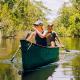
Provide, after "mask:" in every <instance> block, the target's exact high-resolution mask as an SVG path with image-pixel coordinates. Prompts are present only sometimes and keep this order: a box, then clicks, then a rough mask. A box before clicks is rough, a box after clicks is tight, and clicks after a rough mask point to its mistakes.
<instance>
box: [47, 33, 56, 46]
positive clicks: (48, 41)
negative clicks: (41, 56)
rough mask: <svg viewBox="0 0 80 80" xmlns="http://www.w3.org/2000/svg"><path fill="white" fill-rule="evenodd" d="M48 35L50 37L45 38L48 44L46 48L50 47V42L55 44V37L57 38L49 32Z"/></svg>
mask: <svg viewBox="0 0 80 80" xmlns="http://www.w3.org/2000/svg"><path fill="white" fill-rule="evenodd" d="M49 34H50V35H49V36H48V37H47V44H48V46H50V45H51V41H54V42H55V40H56V37H57V35H56V33H55V32H50V33H49Z"/></svg>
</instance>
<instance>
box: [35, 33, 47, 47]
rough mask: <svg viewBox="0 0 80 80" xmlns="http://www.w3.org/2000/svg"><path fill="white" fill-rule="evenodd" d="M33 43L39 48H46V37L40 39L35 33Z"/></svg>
mask: <svg viewBox="0 0 80 80" xmlns="http://www.w3.org/2000/svg"><path fill="white" fill-rule="evenodd" d="M35 41H36V44H38V45H40V46H47V40H46V37H45V38H41V37H40V36H39V35H38V34H37V33H36V36H35Z"/></svg>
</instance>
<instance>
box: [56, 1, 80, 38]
mask: <svg viewBox="0 0 80 80" xmlns="http://www.w3.org/2000/svg"><path fill="white" fill-rule="evenodd" d="M74 3H75V2H74ZM59 14H60V16H59V17H58V18H57V20H56V22H57V23H58V27H59V29H58V32H59V33H60V35H62V36H73V37H80V11H79V10H77V9H76V8H75V7H74V5H73V6H69V7H67V6H66V5H63V8H61V9H60V11H59ZM61 29H62V30H61Z"/></svg>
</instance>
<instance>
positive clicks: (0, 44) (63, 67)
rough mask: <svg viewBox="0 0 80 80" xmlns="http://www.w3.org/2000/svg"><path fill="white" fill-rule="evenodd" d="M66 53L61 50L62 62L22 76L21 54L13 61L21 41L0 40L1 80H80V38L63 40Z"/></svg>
mask: <svg viewBox="0 0 80 80" xmlns="http://www.w3.org/2000/svg"><path fill="white" fill-rule="evenodd" d="M61 41H62V43H63V44H64V45H65V48H66V49H68V50H70V52H66V51H65V50H64V49H60V60H59V61H58V62H56V63H52V64H50V65H47V66H45V67H44V68H42V69H40V70H36V71H34V72H31V73H28V74H26V75H23V76H22V75H21V74H20V71H21V70H22V65H21V52H20V51H19V52H18V54H17V55H16V57H15V59H14V60H13V63H12V62H11V59H12V57H13V55H14V53H15V51H16V50H17V49H18V46H19V44H20V43H19V39H18V38H17V39H12V38H11V39H1V38H0V80H80V70H79V69H80V38H70V37H67V38H66V37H65V38H61Z"/></svg>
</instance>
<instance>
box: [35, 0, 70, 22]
mask: <svg viewBox="0 0 80 80" xmlns="http://www.w3.org/2000/svg"><path fill="white" fill-rule="evenodd" d="M36 1H42V2H43V4H44V5H45V6H47V7H48V8H49V9H51V10H52V12H51V14H47V16H46V18H47V19H48V20H49V21H52V20H54V19H55V18H56V17H57V16H58V15H59V14H58V11H59V9H60V8H61V7H62V5H63V4H64V2H68V3H70V1H69V0H36Z"/></svg>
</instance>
